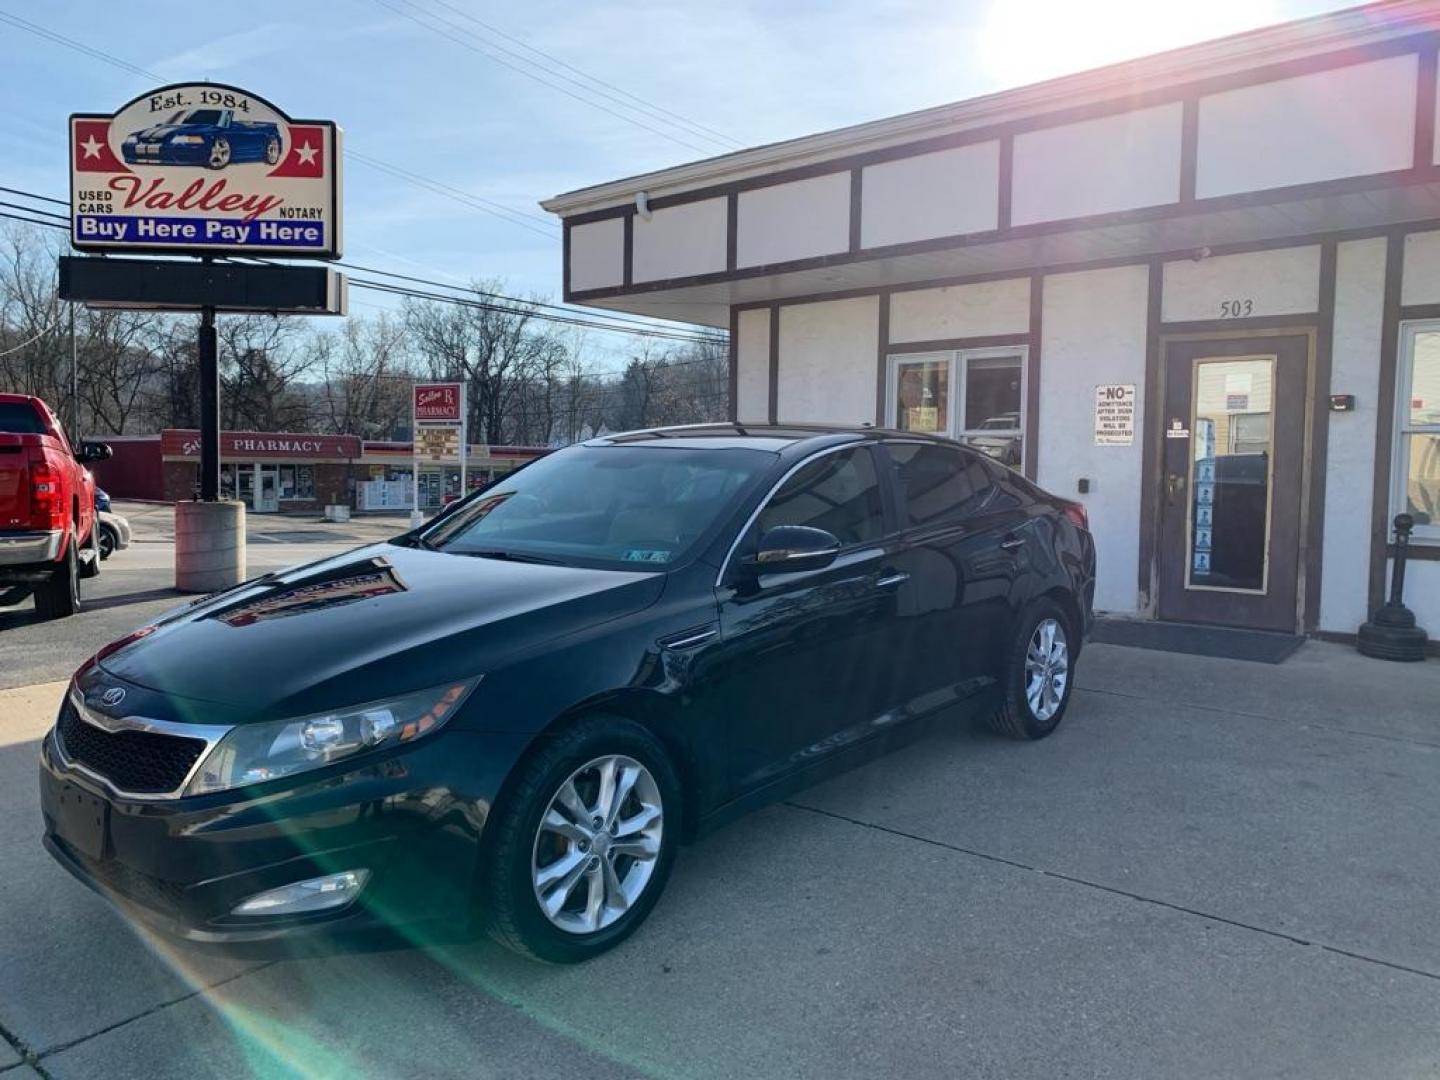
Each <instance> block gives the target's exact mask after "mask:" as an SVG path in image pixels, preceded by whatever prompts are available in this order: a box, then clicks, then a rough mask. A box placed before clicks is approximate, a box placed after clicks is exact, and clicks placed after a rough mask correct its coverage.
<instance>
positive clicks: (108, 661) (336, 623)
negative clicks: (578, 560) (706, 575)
mask: <svg viewBox="0 0 1440 1080" xmlns="http://www.w3.org/2000/svg"><path fill="white" fill-rule="evenodd" d="M664 583H665V576H664V575H663V574H657V573H637V572H628V571H615V570H590V569H584V568H579V567H568V566H545V565H537V564H533V563H521V562H507V561H503V560H499V559H487V558H474V557H468V556H463V555H448V554H444V553H442V552H435V551H426V550H423V549H419V548H412V547H406V546H401V545H400V544H396V543H385V544H375V545H372V546H369V547H363V548H358V549H356V550H355V551H351V552H347V553H346V554H344V555H340V556H336V557H334V558H331V559H325V560H322V561H320V562H316V563H311V564H309V565H306V566H301V567H297V568H295V569H293V570H288V571H285V572H282V573H278V574H272V575H266V576H265V577H263V578H257V579H256V580H255V581H252V582H249V583H248V584H246V585H242V586H240V587H239V588H237V589H232V590H230V591H229V592H225V593H220V594H217V595H216V596H213V597H210V598H208V599H205V600H202V601H199V602H198V603H195V604H192V605H189V606H187V607H185V608H181V609H179V610H178V611H176V612H173V613H171V614H170V615H168V616H166V617H164V618H162V619H161V620H159V622H158V623H157V624H156V625H155V627H154V628H153V629H150V630H148V631H142V632H141V634H140V636H136V637H134V639H133V640H131V641H130V643H129V644H125V645H124V646H123V647H120V648H114V647H112V649H113V651H110V650H103V651H102V653H101V655H100V659H99V666H100V668H101V669H102V670H103V671H104V672H106V673H108V674H109V675H110V676H112V677H114V678H118V679H121V680H124V681H126V682H129V683H131V684H133V685H135V686H139V687H144V688H147V689H149V690H153V691H158V692H160V693H161V694H163V695H167V696H173V697H180V698H185V699H189V700H192V701H198V702H211V703H214V704H215V705H216V706H217V709H216V710H214V711H212V712H211V713H210V714H209V716H210V717H212V718H213V719H215V720H218V719H221V714H223V719H224V720H225V722H231V723H233V722H237V721H243V720H246V719H250V720H255V721H259V720H265V719H272V718H275V717H277V716H295V715H300V714H304V713H307V712H312V711H320V710H323V709H330V708H335V707H337V706H341V705H352V704H358V703H362V702H366V701H374V700H377V699H380V698H383V697H387V696H390V695H394V694H398V693H404V692H406V691H409V690H415V689H420V688H423V687H429V686H438V685H441V684H443V683H446V682H450V681H459V680H461V679H468V678H473V677H474V676H476V675H482V674H484V673H485V672H486V671H487V670H493V669H494V667H495V666H496V665H498V664H501V663H503V662H504V660H505V658H507V657H509V656H513V655H515V654H516V653H517V652H521V651H524V650H526V649H530V648H534V647H535V646H537V645H540V644H542V643H544V642H546V641H550V640H553V639H555V638H559V637H564V636H566V635H569V634H574V633H577V632H579V631H583V630H585V629H587V628H589V627H593V626H596V625H598V624H600V623H603V622H607V621H609V620H611V619H616V618H619V617H621V616H624V615H627V614H630V613H631V612H634V611H638V610H641V609H643V608H645V607H648V606H649V605H650V604H652V603H654V602H655V600H656V599H658V598H659V596H660V593H661V592H662V591H663V588H664ZM107 653H108V654H107ZM201 712H202V713H203V710H201ZM195 719H197V720H200V719H205V717H204V716H203V715H196V716H195Z"/></svg>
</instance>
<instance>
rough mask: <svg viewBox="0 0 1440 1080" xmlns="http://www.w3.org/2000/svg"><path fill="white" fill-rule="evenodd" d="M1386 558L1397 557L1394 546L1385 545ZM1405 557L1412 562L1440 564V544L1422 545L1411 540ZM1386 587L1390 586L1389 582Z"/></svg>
mask: <svg viewBox="0 0 1440 1080" xmlns="http://www.w3.org/2000/svg"><path fill="white" fill-rule="evenodd" d="M1385 557H1386V558H1387V559H1393V558H1394V557H1395V545H1394V544H1386V545H1385ZM1405 557H1406V559H1407V560H1408V561H1410V562H1440V544H1421V543H1417V542H1416V541H1414V540H1411V541H1410V544H1409V546H1408V547H1407V549H1406V552H1405ZM1386 585H1387V586H1388V585H1389V582H1386Z"/></svg>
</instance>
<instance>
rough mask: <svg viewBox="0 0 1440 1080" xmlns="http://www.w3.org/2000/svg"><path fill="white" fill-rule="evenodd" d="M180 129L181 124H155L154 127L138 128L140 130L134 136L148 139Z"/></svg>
mask: <svg viewBox="0 0 1440 1080" xmlns="http://www.w3.org/2000/svg"><path fill="white" fill-rule="evenodd" d="M180 130H181V125H179V124H156V125H155V126H154V127H148V128H144V129H142V130H140V131H137V132H135V137H136V138H137V139H146V140H150V139H163V138H165V137H166V136H167V135H173V134H175V133H176V132H177V131H180ZM191 130H195V129H194V128H192V129H191Z"/></svg>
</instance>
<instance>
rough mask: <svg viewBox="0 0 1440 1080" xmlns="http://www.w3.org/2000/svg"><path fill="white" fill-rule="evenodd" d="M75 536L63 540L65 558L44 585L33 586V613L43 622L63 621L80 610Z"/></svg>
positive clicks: (71, 535) (78, 563)
mask: <svg viewBox="0 0 1440 1080" xmlns="http://www.w3.org/2000/svg"><path fill="white" fill-rule="evenodd" d="M75 544H76V540H75V534H74V533H71V534H70V535H69V536H68V537H66V538H65V557H64V558H63V559H62V560H61V562H60V565H59V566H57V567H56V568H55V570H54V571H53V572H52V573H51V575H50V576H49V577H48V578H47V579H46V580H45V581H44V583H42V584H40V585H37V586H35V611H36V613H37V614H39V616H40V618H42V619H45V620H47V621H48V620H50V619H64V618H67V617H68V616H71V615H74V614H75V613H76V612H77V611H79V610H80V559H79V553H78V552H77V551H76V550H75Z"/></svg>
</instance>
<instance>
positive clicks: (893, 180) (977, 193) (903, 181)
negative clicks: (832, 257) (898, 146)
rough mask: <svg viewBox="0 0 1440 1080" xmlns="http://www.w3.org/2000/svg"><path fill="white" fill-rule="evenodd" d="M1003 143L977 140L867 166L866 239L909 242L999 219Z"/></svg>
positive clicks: (977, 228)
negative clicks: (1001, 147) (932, 152)
mask: <svg viewBox="0 0 1440 1080" xmlns="http://www.w3.org/2000/svg"><path fill="white" fill-rule="evenodd" d="M999 206H1000V144H999V143H998V142H987V143H977V144H976V145H974V146H960V147H956V148H955V149H954V150H941V151H939V152H938V153H934V154H921V155H918V156H916V157H907V158H900V159H899V160H897V161H886V162H882V163H881V164H879V165H870V166H867V167H866V168H865V169H864V170H862V176H861V184H860V208H861V209H860V243H861V245H862V246H863V247H879V246H881V245H884V244H903V243H907V242H909V241H912V240H928V239H930V238H932V237H936V236H954V235H957V234H959V233H970V232H981V231H983V230H985V229H993V228H995V226H996V224H997V223H998V215H999Z"/></svg>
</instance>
